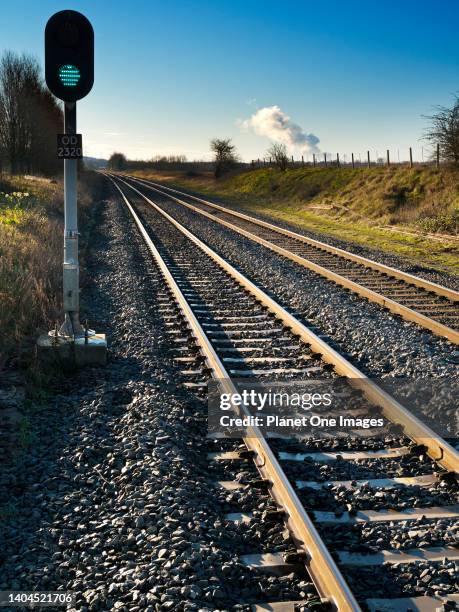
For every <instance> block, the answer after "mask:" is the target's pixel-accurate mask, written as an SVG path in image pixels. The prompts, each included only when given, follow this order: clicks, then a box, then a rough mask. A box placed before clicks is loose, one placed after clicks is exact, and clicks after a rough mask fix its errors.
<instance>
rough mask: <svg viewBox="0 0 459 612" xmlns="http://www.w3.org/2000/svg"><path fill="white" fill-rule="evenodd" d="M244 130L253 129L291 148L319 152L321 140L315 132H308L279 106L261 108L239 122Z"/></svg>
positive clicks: (260, 134) (259, 134)
mask: <svg viewBox="0 0 459 612" xmlns="http://www.w3.org/2000/svg"><path fill="white" fill-rule="evenodd" d="M238 125H239V127H240V128H241V129H242V130H244V131H252V132H254V133H255V134H257V135H258V136H266V137H267V138H269V139H270V140H272V141H274V142H280V143H282V144H285V145H286V146H287V147H288V148H289V149H299V150H300V151H303V152H305V153H318V152H319V151H320V149H319V147H318V146H317V145H318V143H319V142H320V140H319V138H318V137H317V136H316V135H315V134H308V133H307V132H305V131H304V130H303V128H302V127H301V126H299V125H298V124H297V123H294V122H293V121H292V120H291V119H290V117H289V116H288V115H286V114H285V113H284V112H283V111H282V110H281V109H280V107H279V106H277V105H274V106H265V107H264V108H260V109H258V110H257V111H256V113H254V114H253V115H252V116H251V117H249V119H245V121H239V122H238Z"/></svg>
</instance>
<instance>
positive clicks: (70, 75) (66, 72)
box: [59, 64, 81, 87]
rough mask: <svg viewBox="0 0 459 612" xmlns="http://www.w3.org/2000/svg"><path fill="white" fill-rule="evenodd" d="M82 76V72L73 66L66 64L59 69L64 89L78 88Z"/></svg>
mask: <svg viewBox="0 0 459 612" xmlns="http://www.w3.org/2000/svg"><path fill="white" fill-rule="evenodd" d="M80 76H81V74H80V71H79V70H78V68H77V67H76V66H72V64H65V66H61V67H60V68H59V79H60V81H61V83H62V85H63V86H64V87H76V86H77V85H78V81H79V80H80Z"/></svg>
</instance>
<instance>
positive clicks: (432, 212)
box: [134, 165, 459, 274]
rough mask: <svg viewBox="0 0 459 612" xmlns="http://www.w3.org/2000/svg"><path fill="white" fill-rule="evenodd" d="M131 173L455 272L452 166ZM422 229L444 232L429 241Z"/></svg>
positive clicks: (456, 183) (457, 249)
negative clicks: (219, 176) (219, 173)
mask: <svg viewBox="0 0 459 612" xmlns="http://www.w3.org/2000/svg"><path fill="white" fill-rule="evenodd" d="M134 174H138V175H141V176H144V177H151V178H156V179H157V180H161V179H162V180H165V181H167V182H170V183H173V184H175V185H177V187H180V186H182V187H185V188H188V189H192V190H194V191H197V192H200V193H202V194H205V195H208V196H210V197H218V198H220V199H222V200H223V201H225V200H226V201H231V202H233V203H236V204H239V205H240V206H241V208H244V209H246V210H248V211H252V212H260V213H263V214H266V215H269V216H270V217H272V218H273V219H282V220H283V221H287V222H289V223H293V224H295V225H297V226H298V227H299V228H304V229H311V230H315V231H318V232H321V233H323V234H325V235H329V236H334V237H338V238H343V239H347V240H351V241H352V242H354V243H356V244H359V245H365V246H368V247H375V248H378V249H381V250H383V251H386V252H388V253H394V254H397V255H402V256H404V257H406V258H408V259H410V260H411V261H413V262H415V263H418V264H424V265H428V266H431V267H433V268H437V269H439V270H444V271H448V272H450V273H453V274H459V243H458V242H457V241H455V240H454V236H455V235H456V234H457V231H458V229H459V171H457V170H455V169H453V168H448V167H444V168H441V169H440V170H436V169H435V168H433V167H432V166H427V165H425V166H415V167H414V168H409V167H405V166H403V167H402V166H394V167H391V168H356V169H352V168H298V169H289V170H287V171H285V172H281V171H279V170H277V169H273V168H261V169H258V170H253V171H249V172H242V173H239V174H234V175H232V176H228V177H226V178H223V179H220V180H215V179H214V178H213V177H212V176H210V175H204V174H202V175H198V176H194V177H187V176H186V175H184V174H179V173H169V174H166V173H158V172H156V173H155V172H148V171H138V172H134ZM404 232H407V233H404ZM409 232H411V233H409ZM427 232H442V233H444V234H450V235H451V238H448V237H446V238H444V239H443V238H442V239H438V240H437V239H435V240H433V239H432V238H431V237H429V236H428V235H426V233H427Z"/></svg>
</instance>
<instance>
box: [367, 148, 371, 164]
mask: <svg viewBox="0 0 459 612" xmlns="http://www.w3.org/2000/svg"><path fill="white" fill-rule="evenodd" d="M367 160H368V167H370V165H371V162H370V151H367Z"/></svg>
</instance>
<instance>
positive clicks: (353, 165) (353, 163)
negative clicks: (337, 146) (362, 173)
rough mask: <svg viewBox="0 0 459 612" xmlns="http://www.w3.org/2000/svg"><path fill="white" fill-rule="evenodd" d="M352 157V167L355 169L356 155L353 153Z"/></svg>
mask: <svg viewBox="0 0 459 612" xmlns="http://www.w3.org/2000/svg"><path fill="white" fill-rule="evenodd" d="M351 157H352V167H353V168H355V162H354V153H351Z"/></svg>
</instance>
